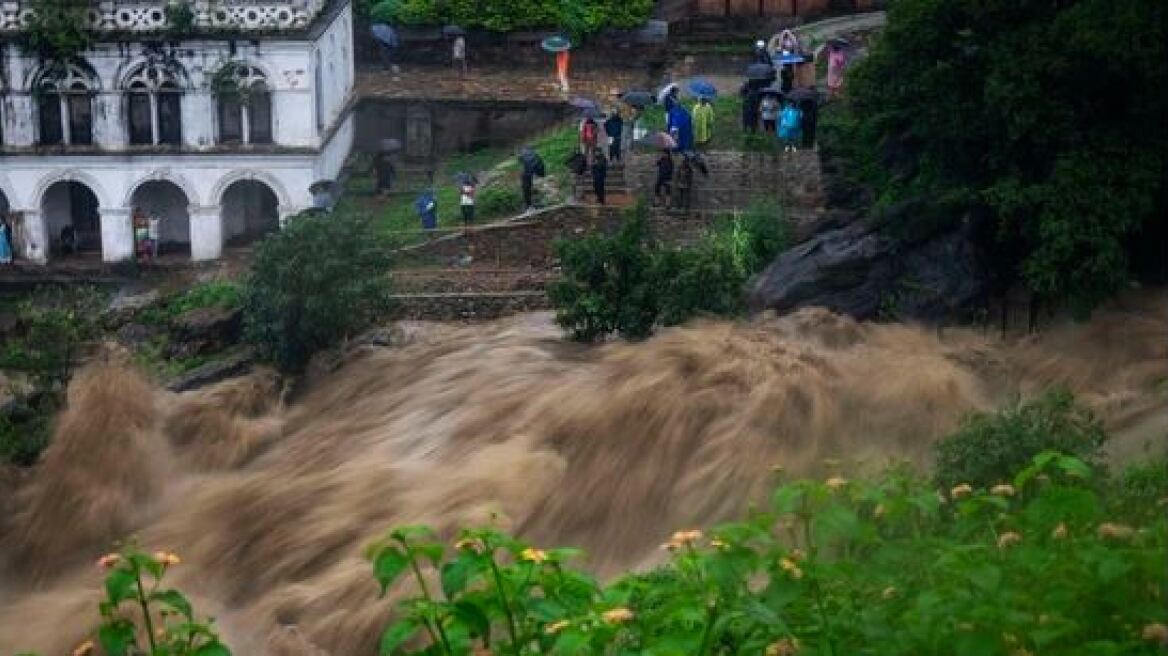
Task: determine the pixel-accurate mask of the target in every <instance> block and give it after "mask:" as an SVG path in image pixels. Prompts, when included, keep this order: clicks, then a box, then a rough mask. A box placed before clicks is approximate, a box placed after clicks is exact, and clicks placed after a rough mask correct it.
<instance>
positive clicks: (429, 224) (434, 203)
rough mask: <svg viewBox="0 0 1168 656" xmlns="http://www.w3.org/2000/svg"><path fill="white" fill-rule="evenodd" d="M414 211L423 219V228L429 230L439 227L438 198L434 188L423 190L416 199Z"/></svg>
mask: <svg viewBox="0 0 1168 656" xmlns="http://www.w3.org/2000/svg"><path fill="white" fill-rule="evenodd" d="M414 211H416V212H417V213H418V218H420V219H421V220H422V230H425V231H427V232H429V231H431V230H434V229H435V228H437V227H438V198H437V197H436V196H435V195H434V190H433V189H427V190H426V191H423V192H422V193H421V195H419V196H418V199H417V200H415V201H414Z"/></svg>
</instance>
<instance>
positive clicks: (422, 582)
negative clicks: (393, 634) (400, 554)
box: [401, 540, 454, 654]
mask: <svg viewBox="0 0 1168 656" xmlns="http://www.w3.org/2000/svg"><path fill="white" fill-rule="evenodd" d="M401 543H402V546H404V547H405V548H406V556H408V557H409V559H410V569H412V570H414V578H416V579H418V585H419V586H421V588H422V596H423V597H425V598H426V601H427V602H430V604H433V603H434V598H433V597H431V596H430V589H429V588H428V587H426V579H424V578H422V570H421V569H420V568H419V567H418V560H417V558H414V552H413V550H411V549H410V548H409V545H407V544H406V541H405V540H402V541H401ZM433 621H434V627H433V628H431V627H430V619H429V618H427V620H426V630H427V631H429V632H430V639H431V640H433V641H434V642H437V643H438V644H440V645H442V650H443V651H444V652H445V653H447V654H453V653H454V652H453V651H452V650H451V649H450V640H449V639H448V638H447V637H446V631H445V630H444V629H443V628H442V621H441V620H439V619H437V618H434V620H433ZM434 629H437V630H438V635H437V636H435V635H434Z"/></svg>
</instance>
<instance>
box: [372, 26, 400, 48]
mask: <svg viewBox="0 0 1168 656" xmlns="http://www.w3.org/2000/svg"><path fill="white" fill-rule="evenodd" d="M369 31H370V33H372V34H373V38H374V39H377V41H378V42H379V43H381V44H382V45H384V46H386V47H387V48H397V47H399V46H401V40H400V39H399V38H398V36H397V30H395V29H393V28H392V27H390V26H389V25H386V24H385V23H376V24H374V25H373V27H371V28H369Z"/></svg>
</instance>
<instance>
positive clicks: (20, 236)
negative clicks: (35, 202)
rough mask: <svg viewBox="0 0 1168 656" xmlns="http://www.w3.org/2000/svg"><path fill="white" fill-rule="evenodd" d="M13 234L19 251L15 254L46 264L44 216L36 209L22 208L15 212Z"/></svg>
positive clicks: (46, 238) (46, 240)
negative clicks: (15, 218)
mask: <svg viewBox="0 0 1168 656" xmlns="http://www.w3.org/2000/svg"><path fill="white" fill-rule="evenodd" d="M15 215H16V216H17V217H19V218H18V220H17V221H14V222H13V227H14V228H15V230H14V233H15V235H14V236H17V239H16V241H17V243H18V244H19V246H20V251H19V252H18V253H17V255H18V256H19V257H21V258H23V259H25V260H28V261H29V262H36V263H37V264H47V263H48V261H49V231H48V229H47V228H46V227H45V217H44V216H42V215H41V213H40V211H38V210H23V211H20V212H17V213H15Z"/></svg>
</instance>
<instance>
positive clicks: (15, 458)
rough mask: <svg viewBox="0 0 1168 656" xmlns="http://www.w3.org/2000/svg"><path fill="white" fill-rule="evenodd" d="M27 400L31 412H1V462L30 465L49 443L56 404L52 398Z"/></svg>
mask: <svg viewBox="0 0 1168 656" xmlns="http://www.w3.org/2000/svg"><path fill="white" fill-rule="evenodd" d="M26 402H27V403H29V405H28V406H27V412H24V413H19V414H16V415H15V416H14V415H12V414H5V415H0V463H6V464H11V465H17V466H19V467H29V466H31V465H33V464H34V463H36V461H37V458H39V457H40V455H41V452H42V451H44V450H45V447H47V446H48V445H49V430H50V428H51V426H52V417H53V413H54V412H56V410H57V406H56V404H55V403H51V402H50V401H49V400H48V399H44V400H40V401H26Z"/></svg>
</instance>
